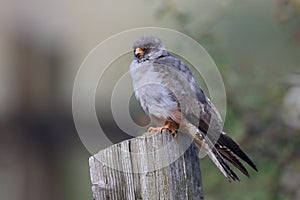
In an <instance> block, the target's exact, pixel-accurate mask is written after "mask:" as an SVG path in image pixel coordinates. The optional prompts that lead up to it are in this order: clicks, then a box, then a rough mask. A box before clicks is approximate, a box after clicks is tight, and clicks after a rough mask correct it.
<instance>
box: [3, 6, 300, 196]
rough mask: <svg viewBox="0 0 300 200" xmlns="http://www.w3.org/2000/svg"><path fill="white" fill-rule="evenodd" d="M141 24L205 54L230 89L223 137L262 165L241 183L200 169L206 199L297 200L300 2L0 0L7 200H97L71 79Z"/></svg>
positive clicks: (204, 163) (207, 164)
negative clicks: (101, 47)
mask: <svg viewBox="0 0 300 200" xmlns="http://www.w3.org/2000/svg"><path fill="white" fill-rule="evenodd" d="M144 26H160V27H165V28H170V29H175V30H178V31H181V32H183V33H185V34H187V35H189V36H191V37H192V38H194V39H195V40H197V41H198V42H199V43H200V44H202V45H203V46H204V48H205V49H206V50H207V51H208V53H209V54H210V55H211V57H212V58H213V59H214V61H215V62H216V64H217V66H218V67H219V70H220V72H221V74H222V77H223V80H224V82H225V88H226V93H227V102H228V105H227V106H228V107H227V116H226V119H225V130H226V132H228V133H229V134H230V135H231V136H232V137H233V138H234V139H235V140H237V141H238V142H239V143H240V144H241V146H242V147H243V149H244V150H245V151H246V152H247V153H248V154H249V155H250V157H251V158H253V160H254V161H255V162H256V163H257V166H258V169H259V172H258V173H255V172H253V171H251V170H250V171H251V178H250V179H248V178H245V177H243V178H242V182H241V183H239V184H236V183H228V182H227V181H226V179H225V178H224V177H223V176H222V174H221V173H220V172H219V171H218V169H217V168H216V167H215V166H213V164H212V162H211V161H209V159H207V158H205V159H203V160H201V168H202V174H203V186H204V191H205V197H206V199H208V200H213V199H249V200H250V199H300V187H299V185H300V161H299V157H300V148H299V146H300V137H299V134H300V64H299V63H300V0H264V1H262V0H252V1H250V0H248V1H246V0H240V1H237V0H223V1H218V0H190V1H179V0H178V1H171V0H168V1H151V2H150V1H145V0H135V1H127V2H125V1H91V2H83V1H68V0H62V1H56V0H54V1H37V0H36V1H27V0H24V1H16V0H10V1H8V0H2V1H1V2H0V199H11V200H21V199H22V200H35V199H36V200H40V199H43V200H44V199H45V200H47V199H73V200H76V199H78V200H79V199H92V194H91V184H90V180H89V167H88V157H89V156H90V154H89V153H88V152H87V150H86V149H85V148H84V146H83V145H82V143H81V141H80V139H79V137H78V135H77V132H76V129H75V127H74V124H73V119H72V112H71V100H72V98H71V94H72V87H73V82H74V79H75V75H76V72H77V70H78V68H79V66H80V64H81V62H82V61H83V59H84V58H85V56H86V55H87V54H88V53H89V51H90V50H91V49H92V48H93V47H94V46H96V45H97V44H98V43H99V42H101V41H103V40H104V39H106V38H107V37H109V36H111V35H113V34H116V33H118V32H120V31H123V30H127V29H130V28H137V27H144ZM174 42H176V41H174ZM128 67H129V66H128ZM98 104H99V105H98V106H99V107H101V102H98ZM99 110H101V108H99ZM103 120H105V119H103ZM105 124H106V127H107V130H109V131H111V132H113V131H116V132H118V129H117V128H116V127H114V125H113V123H111V122H110V121H109V119H107V121H106V123H105ZM117 136H118V135H117V134H116V137H117ZM123 138H126V136H119V137H118V138H115V142H118V141H121V140H122V139H123Z"/></svg>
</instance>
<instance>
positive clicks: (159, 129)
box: [148, 126, 162, 132]
mask: <svg viewBox="0 0 300 200" xmlns="http://www.w3.org/2000/svg"><path fill="white" fill-rule="evenodd" d="M161 129H162V127H152V126H151V127H149V128H148V132H152V131H154V132H156V131H159V132H162V131H161Z"/></svg>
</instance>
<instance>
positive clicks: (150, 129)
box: [148, 125, 177, 137]
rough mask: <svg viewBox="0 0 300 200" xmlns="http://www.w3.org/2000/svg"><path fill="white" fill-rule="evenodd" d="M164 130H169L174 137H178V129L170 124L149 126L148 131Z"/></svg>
mask: <svg viewBox="0 0 300 200" xmlns="http://www.w3.org/2000/svg"><path fill="white" fill-rule="evenodd" d="M164 130H167V131H169V132H170V133H171V135H172V136H173V137H176V134H177V131H176V130H175V129H173V128H171V127H170V126H168V125H165V126H163V127H149V128H148V132H152V131H159V132H160V133H162V132H163V131H164Z"/></svg>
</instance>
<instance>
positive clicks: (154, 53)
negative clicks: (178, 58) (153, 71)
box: [133, 36, 167, 62]
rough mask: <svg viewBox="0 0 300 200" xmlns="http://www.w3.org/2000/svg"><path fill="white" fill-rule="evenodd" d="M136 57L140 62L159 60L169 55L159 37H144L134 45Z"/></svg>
mask: <svg viewBox="0 0 300 200" xmlns="http://www.w3.org/2000/svg"><path fill="white" fill-rule="evenodd" d="M133 51H134V57H135V59H136V60H137V61H138V62H143V61H146V60H151V59H155V58H158V57H160V56H162V55H165V54H166V53H167V51H166V49H165V47H164V46H163V44H162V42H161V40H160V39H159V38H157V37H152V36H143V37H141V38H139V39H138V40H136V41H135V42H134V44H133Z"/></svg>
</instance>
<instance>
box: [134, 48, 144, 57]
mask: <svg viewBox="0 0 300 200" xmlns="http://www.w3.org/2000/svg"><path fill="white" fill-rule="evenodd" d="M134 54H135V56H137V57H141V56H143V55H144V51H143V49H141V48H139V47H138V48H136V49H135V50H134Z"/></svg>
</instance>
